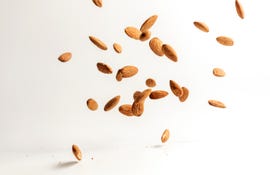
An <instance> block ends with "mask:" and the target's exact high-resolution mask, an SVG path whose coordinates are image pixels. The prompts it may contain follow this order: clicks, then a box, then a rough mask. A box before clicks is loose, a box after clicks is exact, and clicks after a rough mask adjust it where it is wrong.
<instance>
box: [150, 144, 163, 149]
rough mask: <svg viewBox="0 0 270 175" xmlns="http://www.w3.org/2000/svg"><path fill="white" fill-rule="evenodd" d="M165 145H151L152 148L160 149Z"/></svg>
mask: <svg viewBox="0 0 270 175" xmlns="http://www.w3.org/2000/svg"><path fill="white" fill-rule="evenodd" d="M163 146H164V145H151V146H150V148H155V149H159V148H162V147H163Z"/></svg>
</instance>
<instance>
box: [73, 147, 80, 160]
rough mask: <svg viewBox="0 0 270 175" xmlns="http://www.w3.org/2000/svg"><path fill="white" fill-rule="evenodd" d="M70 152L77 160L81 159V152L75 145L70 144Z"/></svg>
mask: <svg viewBox="0 0 270 175" xmlns="http://www.w3.org/2000/svg"><path fill="white" fill-rule="evenodd" d="M72 152H73V154H74V156H75V157H76V159H77V160H82V152H81V150H80V148H79V147H78V146H77V145H72Z"/></svg>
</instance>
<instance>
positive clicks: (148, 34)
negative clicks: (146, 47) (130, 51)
mask: <svg viewBox="0 0 270 175" xmlns="http://www.w3.org/2000/svg"><path fill="white" fill-rule="evenodd" d="M150 37H151V32H150V31H149V30H147V31H144V32H142V33H141V35H140V40H141V41H146V40H148V39H149V38H150Z"/></svg>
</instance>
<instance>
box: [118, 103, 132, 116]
mask: <svg viewBox="0 0 270 175" xmlns="http://www.w3.org/2000/svg"><path fill="white" fill-rule="evenodd" d="M118 110H119V112H121V113H122V114H124V115H126V116H129V117H130V116H133V113H132V105H130V104H124V105H121V106H119V108H118Z"/></svg>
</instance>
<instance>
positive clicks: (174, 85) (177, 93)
mask: <svg viewBox="0 0 270 175" xmlns="http://www.w3.org/2000/svg"><path fill="white" fill-rule="evenodd" d="M170 88H171V90H172V92H173V94H174V95H175V96H177V97H180V96H181V95H182V94H183V89H182V88H181V87H180V86H179V85H178V84H177V83H176V82H175V81H173V80H170Z"/></svg>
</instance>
